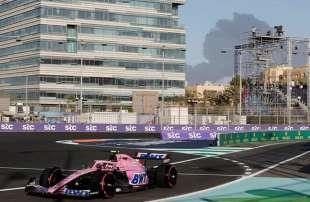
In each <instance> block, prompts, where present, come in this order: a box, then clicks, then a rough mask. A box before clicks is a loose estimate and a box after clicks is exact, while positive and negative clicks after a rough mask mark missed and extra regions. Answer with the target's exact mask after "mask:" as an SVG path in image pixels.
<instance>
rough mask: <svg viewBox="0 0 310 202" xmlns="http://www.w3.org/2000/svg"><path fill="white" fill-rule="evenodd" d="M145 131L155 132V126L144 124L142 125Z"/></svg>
mask: <svg viewBox="0 0 310 202" xmlns="http://www.w3.org/2000/svg"><path fill="white" fill-rule="evenodd" d="M144 131H145V132H156V128H155V126H145V127H144Z"/></svg>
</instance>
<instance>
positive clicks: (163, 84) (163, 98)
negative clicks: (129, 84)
mask: <svg viewBox="0 0 310 202" xmlns="http://www.w3.org/2000/svg"><path fill="white" fill-rule="evenodd" d="M165 48H166V46H165V45H163V46H162V47H161V50H162V72H161V84H162V86H161V118H160V129H161V130H162V129H163V118H164V104H165V95H164V90H165V78H164V77H165Z"/></svg>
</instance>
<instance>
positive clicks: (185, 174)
mask: <svg viewBox="0 0 310 202" xmlns="http://www.w3.org/2000/svg"><path fill="white" fill-rule="evenodd" d="M178 175H182V176H219V177H244V176H245V175H226V174H212V173H178Z"/></svg>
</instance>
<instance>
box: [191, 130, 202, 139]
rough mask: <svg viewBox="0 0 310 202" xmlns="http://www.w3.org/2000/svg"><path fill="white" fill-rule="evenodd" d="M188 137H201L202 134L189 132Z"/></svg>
mask: <svg viewBox="0 0 310 202" xmlns="http://www.w3.org/2000/svg"><path fill="white" fill-rule="evenodd" d="M188 137H189V139H201V138H202V135H201V133H197V132H190V133H188Z"/></svg>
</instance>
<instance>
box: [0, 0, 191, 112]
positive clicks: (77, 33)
mask: <svg viewBox="0 0 310 202" xmlns="http://www.w3.org/2000/svg"><path fill="white" fill-rule="evenodd" d="M184 3H185V0H12V1H6V0H0V73H1V74H0V91H1V92H6V93H9V94H10V95H11V99H12V102H28V103H29V104H30V105H31V106H32V107H33V108H34V110H35V111H59V110H60V111H64V110H65V108H66V106H67V105H68V102H71V101H72V100H73V101H72V102H73V103H74V102H76V101H74V100H78V99H80V90H81V87H80V84H81V78H82V79H83V80H82V81H83V82H82V83H83V86H82V91H83V98H84V99H86V101H85V103H84V104H85V106H88V107H90V106H92V109H93V110H97V111H102V110H104V109H105V107H106V105H107V103H110V104H113V105H117V106H121V105H131V101H132V93H133V92H134V91H140V90H150V91H158V92H159V93H161V91H162V82H163V81H164V86H165V89H164V93H165V96H184V93H185V91H184V85H185V66H186V60H185V30H184V28H182V27H181V26H179V24H178V21H179V16H178V8H179V6H181V5H183V4H184ZM163 64H164V68H165V71H164V73H163V72H162V70H163ZM72 98H75V99H72ZM26 99H27V101H26ZM69 100H71V101H69ZM70 104H72V103H70ZM86 108H87V107H86ZM85 110H87V109H85Z"/></svg>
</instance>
